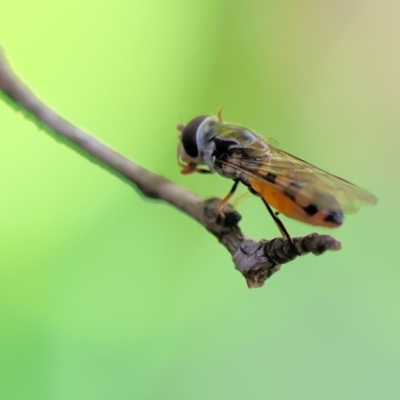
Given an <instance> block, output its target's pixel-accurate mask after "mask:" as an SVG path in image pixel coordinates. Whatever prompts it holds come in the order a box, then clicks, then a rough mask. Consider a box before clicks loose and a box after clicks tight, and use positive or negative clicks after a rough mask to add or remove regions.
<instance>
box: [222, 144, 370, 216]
mask: <svg viewBox="0 0 400 400" xmlns="http://www.w3.org/2000/svg"><path fill="white" fill-rule="evenodd" d="M221 162H222V163H223V164H226V165H229V166H231V167H234V168H236V169H238V170H240V171H242V172H245V173H246V174H248V175H249V176H250V177H253V178H255V179H259V180H261V181H263V182H265V183H266V184H268V185H272V186H273V187H275V188H276V189H278V190H280V191H284V192H285V193H289V194H292V195H296V193H298V192H299V190H301V195H302V197H303V198H306V199H308V200H310V202H313V201H314V200H315V199H316V198H318V199H319V200H318V201H319V202H323V201H324V200H323V199H324V198H328V197H330V196H333V197H334V198H335V199H336V201H337V202H338V204H339V205H340V208H341V210H342V211H343V212H345V213H350V212H355V211H357V210H359V209H360V208H361V206H363V205H374V204H376V203H377V198H376V197H375V196H374V195H373V194H371V193H369V192H368V191H366V190H364V189H362V188H360V187H358V186H356V185H354V184H352V183H350V182H348V181H346V180H344V179H342V178H339V177H338V176H335V175H332V174H330V173H328V172H326V171H324V170H322V169H320V168H318V167H315V166H314V165H312V164H309V163H308V162H306V161H303V160H301V159H300V158H297V157H295V156H293V155H291V154H289V153H286V152H285V151H283V150H280V149H277V148H275V147H273V146H271V145H268V146H267V148H265V147H263V148H260V146H258V145H257V146H252V144H250V145H249V146H247V147H243V148H242V149H240V152H238V151H235V149H233V152H232V154H230V155H228V157H227V158H226V159H225V160H223V161H222V160H221ZM325 195H327V196H325ZM319 205H321V206H324V204H319Z"/></svg>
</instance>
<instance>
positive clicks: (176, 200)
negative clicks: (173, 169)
mask: <svg viewBox="0 0 400 400" xmlns="http://www.w3.org/2000/svg"><path fill="white" fill-rule="evenodd" d="M0 91H1V93H2V94H3V97H4V99H5V100H6V101H7V102H8V103H9V104H10V105H11V106H13V107H14V108H16V109H17V110H19V111H21V112H23V113H24V114H25V115H26V117H27V118H29V119H31V120H32V121H33V122H34V123H35V124H36V125H38V126H39V127H40V128H42V129H44V130H46V131H47V132H49V133H51V134H52V135H53V136H54V137H56V138H58V139H59V140H62V141H64V142H65V143H66V144H68V142H70V143H73V144H74V146H72V147H73V148H74V150H76V151H78V152H80V153H81V154H82V155H84V156H85V157H86V158H87V159H89V160H91V161H94V162H96V163H99V161H100V165H101V166H103V167H106V169H108V170H110V171H111V172H113V173H117V174H118V175H119V176H122V177H123V178H124V180H125V181H128V182H129V183H131V184H133V185H134V186H135V187H137V188H138V189H139V190H140V191H141V192H142V193H143V195H144V196H146V197H150V198H153V199H159V200H162V201H164V202H166V203H169V204H171V205H173V206H174V207H176V208H177V209H179V210H181V211H183V212H184V213H186V214H187V215H189V216H190V217H192V218H194V219H195V220H196V221H198V222H199V223H200V224H202V225H203V226H204V227H205V228H206V229H207V230H208V231H209V232H211V233H212V234H213V235H214V236H215V237H217V238H218V240H219V241H220V243H221V244H222V245H224V246H225V248H226V249H227V250H228V251H229V252H230V253H231V255H232V258H233V261H234V263H235V267H236V269H237V270H238V271H240V272H241V273H242V274H243V276H244V277H245V278H246V281H247V284H248V286H249V287H260V286H262V285H263V284H264V282H265V280H266V279H268V278H269V277H270V276H271V275H272V274H273V273H275V272H276V271H278V270H279V269H280V267H281V265H282V264H285V263H287V262H289V261H292V260H294V259H295V258H296V257H297V254H296V253H295V251H294V249H293V247H292V246H291V245H290V243H289V242H288V240H287V239H282V238H277V239H273V240H269V241H268V240H261V241H259V242H255V241H253V240H251V239H249V238H247V237H246V236H245V234H244V233H243V232H242V231H241V229H240V228H239V226H238V222H239V221H240V219H241V216H240V214H239V213H238V212H237V211H236V210H235V209H234V208H233V207H232V206H230V205H227V206H226V207H225V208H224V213H225V218H224V219H222V218H221V217H220V215H219V213H218V210H217V205H218V203H219V201H220V200H219V199H211V200H206V201H203V200H202V199H201V198H200V197H198V196H197V195H195V194H194V193H192V192H190V191H188V190H186V189H184V188H182V187H180V186H178V185H176V184H175V183H173V182H171V181H169V180H167V179H165V178H163V177H162V176H159V175H156V174H154V173H153V172H151V171H149V170H147V169H145V168H143V167H141V166H140V165H138V164H136V163H134V162H132V161H131V160H129V159H127V158H126V157H124V156H123V155H121V154H119V153H117V152H116V151H114V150H112V149H110V148H109V147H107V146H105V145H104V144H103V143H101V142H99V141H98V140H97V139H95V138H94V137H93V136H91V135H89V134H88V133H86V132H84V131H83V130H82V129H79V128H78V127H76V126H74V125H72V124H71V123H70V122H68V121H67V120H65V119H64V118H62V117H61V116H60V115H58V114H57V113H56V112H54V111H53V110H52V109H50V108H49V107H48V106H46V105H45V104H44V103H42V102H41V101H40V100H39V99H38V98H37V97H36V96H35V95H34V94H33V93H32V92H31V91H30V90H29V88H28V87H26V86H25V85H24V84H23V83H22V82H21V81H20V80H19V79H18V78H17V76H16V75H15V74H14V73H13V72H12V70H11V68H10V67H9V65H8V63H7V61H6V59H5V57H4V54H3V53H2V52H1V51H0ZM69 146H70V147H71V145H70V144H69ZM82 150H83V152H82ZM293 240H294V243H295V246H296V250H297V253H298V254H300V255H304V254H307V253H313V254H315V255H319V254H322V253H324V252H325V251H326V250H338V249H340V243H339V242H338V241H336V240H335V239H334V238H332V237H330V236H327V235H318V234H316V233H313V234H311V235H308V236H305V237H299V238H294V239H293Z"/></svg>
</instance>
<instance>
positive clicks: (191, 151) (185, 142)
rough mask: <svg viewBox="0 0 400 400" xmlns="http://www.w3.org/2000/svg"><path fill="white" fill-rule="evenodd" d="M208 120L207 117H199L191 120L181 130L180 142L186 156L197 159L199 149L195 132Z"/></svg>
mask: <svg viewBox="0 0 400 400" xmlns="http://www.w3.org/2000/svg"><path fill="white" fill-rule="evenodd" d="M206 118H208V116H207V115H201V116H200V117H196V118H195V119H192V120H191V121H190V122H189V123H188V124H187V125H186V126H185V128H184V129H183V131H182V136H181V141H182V146H183V148H184V150H185V151H186V154H187V155H188V156H190V157H192V158H197V156H198V155H199V149H198V147H197V131H198V129H199V126H200V125H201V124H202V122H203V121H204V120H205V119H206Z"/></svg>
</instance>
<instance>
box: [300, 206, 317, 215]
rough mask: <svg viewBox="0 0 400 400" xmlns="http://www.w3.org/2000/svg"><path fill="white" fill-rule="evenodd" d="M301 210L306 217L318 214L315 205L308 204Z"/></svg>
mask: <svg viewBox="0 0 400 400" xmlns="http://www.w3.org/2000/svg"><path fill="white" fill-rule="evenodd" d="M303 210H304V211H305V212H306V213H307V215H310V216H312V215H315V214H316V213H317V212H318V207H317V206H316V205H315V204H310V205H308V206H307V207H303Z"/></svg>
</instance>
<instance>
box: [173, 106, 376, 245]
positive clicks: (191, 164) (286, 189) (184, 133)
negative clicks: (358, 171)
mask: <svg viewBox="0 0 400 400" xmlns="http://www.w3.org/2000/svg"><path fill="white" fill-rule="evenodd" d="M177 128H178V130H179V131H180V132H181V134H180V136H179V139H180V142H179V146H178V164H179V166H180V167H181V173H182V174H190V173H193V172H199V173H210V172H211V173H212V172H217V173H218V174H220V175H222V176H223V177H225V178H229V179H232V180H233V181H234V184H233V186H232V189H231V190H230V192H229V193H228V194H227V196H225V198H224V199H223V200H221V203H220V204H219V207H218V209H219V211H220V212H221V210H222V208H223V207H224V205H225V204H227V202H228V201H229V200H230V198H231V197H232V196H233V194H234V192H235V190H236V188H237V186H238V184H239V183H240V182H241V183H243V184H244V185H245V186H247V187H248V189H249V190H250V192H251V193H253V194H255V195H257V196H259V197H260V198H261V200H262V201H263V202H264V204H265V205H266V207H267V209H268V211H269V213H270V214H271V216H272V218H273V219H274V221H275V223H276V224H277V225H278V228H279V229H280V231H281V233H282V234H283V235H284V236H286V237H287V238H288V239H289V240H291V239H290V236H289V234H288V232H287V230H286V228H285V227H284V225H283V223H282V222H281V220H280V219H279V218H278V214H279V213H282V214H284V215H286V216H287V217H289V218H293V219H296V220H298V221H302V222H305V223H307V224H310V225H316V226H324V227H328V228H336V227H339V226H340V225H342V223H343V218H344V217H343V214H344V213H351V212H355V211H357V210H359V209H360V207H361V206H363V205H374V204H376V202H377V198H376V197H375V196H374V195H373V194H371V193H369V192H367V191H366V190H364V189H361V188H360V187H358V186H356V185H353V184H352V183H350V182H348V181H346V180H344V179H342V178H339V177H337V176H335V175H331V174H330V173H328V172H326V171H323V170H322V169H320V168H318V167H315V166H314V165H311V164H309V163H307V162H306V161H303V160H301V159H300V158H297V157H295V156H293V155H291V154H289V153H286V152H285V151H283V150H280V149H278V148H276V147H274V146H272V145H270V144H268V143H267V142H266V141H265V140H264V139H263V138H262V137H260V136H259V135H257V134H256V133H255V132H253V131H252V130H250V129H248V128H246V127H244V126H241V125H235V124H226V123H224V122H223V121H222V117H221V110H220V111H219V112H218V117H214V116H209V115H202V116H199V117H197V118H194V119H193V120H192V121H190V122H189V123H188V124H187V125H186V126H184V125H183V124H180V125H178V126H177ZM202 164H203V165H206V166H207V167H208V169H204V168H201V167H199V165H202ZM271 208H272V209H274V210H276V211H275V212H273V211H272V209H271Z"/></svg>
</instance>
